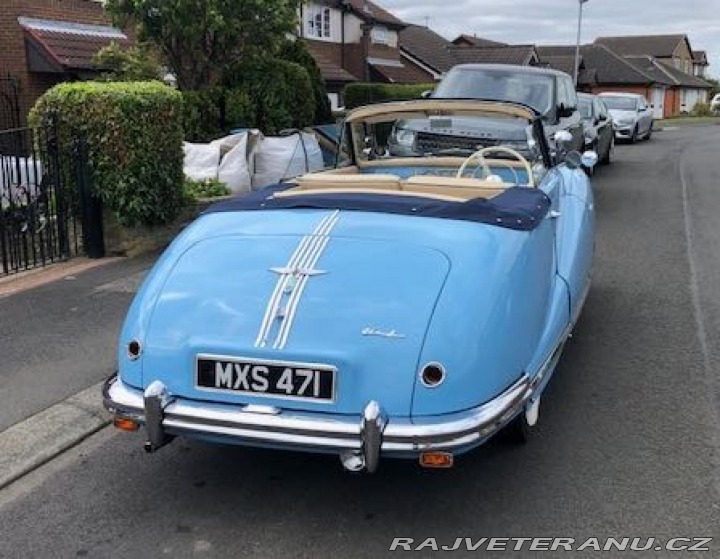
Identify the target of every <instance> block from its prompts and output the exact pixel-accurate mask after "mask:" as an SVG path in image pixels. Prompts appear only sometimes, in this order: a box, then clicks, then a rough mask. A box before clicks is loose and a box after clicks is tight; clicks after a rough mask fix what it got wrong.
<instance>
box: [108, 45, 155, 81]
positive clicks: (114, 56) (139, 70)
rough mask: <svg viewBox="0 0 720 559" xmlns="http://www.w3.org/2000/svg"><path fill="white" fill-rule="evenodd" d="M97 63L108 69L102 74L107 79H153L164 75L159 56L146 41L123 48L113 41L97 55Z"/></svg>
mask: <svg viewBox="0 0 720 559" xmlns="http://www.w3.org/2000/svg"><path fill="white" fill-rule="evenodd" d="M95 64H97V65H98V66H99V67H100V68H102V69H103V70H106V71H105V72H104V73H103V74H102V76H101V79H103V80H106V81H124V82H134V81H152V80H159V79H161V78H162V76H163V70H162V66H161V64H160V62H159V60H158V58H157V56H156V55H155V54H154V53H153V51H152V50H151V48H150V46H149V45H147V44H146V43H140V44H139V45H137V46H135V47H131V48H123V47H121V46H120V45H118V44H117V43H116V42H114V41H113V42H112V43H110V44H109V45H108V46H106V47H103V48H102V49H100V51H99V52H98V53H97V54H96V55H95Z"/></svg>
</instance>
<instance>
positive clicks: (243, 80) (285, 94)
mask: <svg viewBox="0 0 720 559" xmlns="http://www.w3.org/2000/svg"><path fill="white" fill-rule="evenodd" d="M228 87H229V88H230V89H231V90H240V91H245V92H247V94H248V96H249V99H250V101H251V104H252V107H253V109H254V114H253V117H254V118H253V119H252V127H253V128H259V129H260V130H261V131H262V132H263V133H264V134H268V135H272V134H277V133H278V132H280V131H281V130H284V129H286V128H304V127H306V126H310V125H311V124H313V123H314V120H315V106H314V104H313V103H312V102H308V101H309V100H312V99H313V88H312V83H311V80H310V75H309V74H308V72H307V70H305V68H303V67H302V66H300V65H299V64H295V63H294V62H287V61H285V60H279V59H274V58H271V59H262V60H254V61H252V62H249V63H246V64H242V65H240V66H237V67H236V68H235V69H234V70H233V72H232V73H231V74H230V75H229V76H228Z"/></svg>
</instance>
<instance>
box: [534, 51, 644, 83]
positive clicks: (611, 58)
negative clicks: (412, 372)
mask: <svg viewBox="0 0 720 559" xmlns="http://www.w3.org/2000/svg"><path fill="white" fill-rule="evenodd" d="M537 50H538V54H539V55H540V60H541V61H542V62H544V61H545V60H546V58H550V59H552V58H554V57H559V56H560V57H562V56H565V57H573V58H574V56H575V47H574V46H570V45H549V46H538V47H537ZM580 54H581V56H582V61H583V65H584V67H585V69H586V70H587V71H590V70H594V71H595V72H596V78H597V83H601V84H617V85H646V84H649V83H653V82H654V81H655V80H654V79H653V78H652V77H651V76H649V75H647V74H645V73H643V72H642V70H640V69H639V68H637V67H636V66H634V65H633V64H631V63H630V62H628V61H627V60H625V59H624V58H623V57H622V56H620V55H618V54H617V53H615V52H613V51H612V50H610V49H609V48H607V47H606V46H604V45H601V44H590V45H582V46H581V47H580ZM572 64H574V62H573V63H571V69H572V68H573V66H572Z"/></svg>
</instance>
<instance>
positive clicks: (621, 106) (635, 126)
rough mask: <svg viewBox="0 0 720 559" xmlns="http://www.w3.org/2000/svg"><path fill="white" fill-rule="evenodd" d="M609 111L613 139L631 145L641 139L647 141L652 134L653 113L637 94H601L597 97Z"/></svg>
mask: <svg viewBox="0 0 720 559" xmlns="http://www.w3.org/2000/svg"><path fill="white" fill-rule="evenodd" d="M599 97H600V99H602V101H603V103H605V106H606V107H607V108H608V110H609V111H610V114H611V115H612V119H613V127H614V129H615V138H617V139H618V140H621V139H622V140H628V141H629V142H630V143H631V144H632V143H635V141H636V140H638V139H639V138H642V139H643V140H649V139H650V137H651V136H652V132H653V112H652V109H650V107H649V106H648V103H647V99H645V97H643V96H642V95H638V94H637V93H619V92H618V93H613V92H603V93H601V94H600V95H599Z"/></svg>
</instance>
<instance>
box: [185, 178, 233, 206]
mask: <svg viewBox="0 0 720 559" xmlns="http://www.w3.org/2000/svg"><path fill="white" fill-rule="evenodd" d="M183 192H184V194H185V196H186V197H187V198H189V199H192V200H197V199H198V198H217V197H218V196H227V195H228V194H230V189H229V188H228V187H227V185H226V184H225V183H224V182H220V181H219V180H217V179H207V180H204V181H196V180H193V179H190V178H188V177H185V182H184V183H183Z"/></svg>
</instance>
